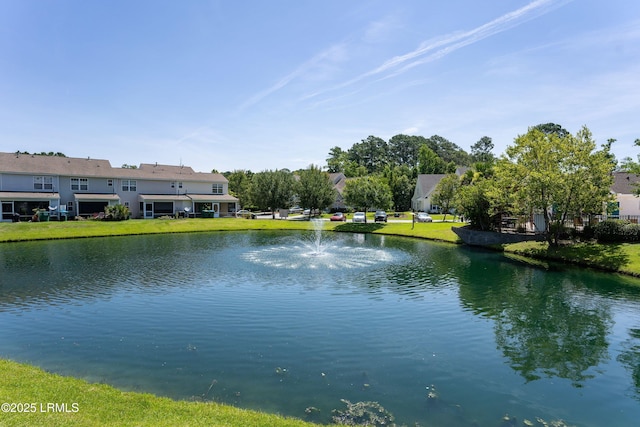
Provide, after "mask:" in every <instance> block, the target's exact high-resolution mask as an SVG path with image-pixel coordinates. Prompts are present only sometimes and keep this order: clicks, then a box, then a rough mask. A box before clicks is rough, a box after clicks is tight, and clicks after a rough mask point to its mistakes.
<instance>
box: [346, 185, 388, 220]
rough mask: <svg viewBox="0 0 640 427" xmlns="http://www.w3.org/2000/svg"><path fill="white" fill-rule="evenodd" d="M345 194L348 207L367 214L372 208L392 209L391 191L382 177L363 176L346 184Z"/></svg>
mask: <svg viewBox="0 0 640 427" xmlns="http://www.w3.org/2000/svg"><path fill="white" fill-rule="evenodd" d="M343 194H344V198H345V201H346V203H347V205H349V206H353V207H354V208H356V209H362V210H364V211H365V212H366V211H367V210H369V209H371V208H377V209H389V207H391V190H390V189H389V185H387V183H386V182H385V181H384V179H382V178H380V177H376V176H363V177H360V178H354V179H351V180H349V181H347V183H346V184H345V187H344V193H343ZM365 218H366V217H365Z"/></svg>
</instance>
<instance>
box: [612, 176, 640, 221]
mask: <svg viewBox="0 0 640 427" xmlns="http://www.w3.org/2000/svg"><path fill="white" fill-rule="evenodd" d="M639 185H640V176H638V175H636V174H634V173H626V172H615V173H614V174H613V185H612V186H611V192H612V193H613V194H614V195H615V198H616V201H615V203H616V205H617V209H616V210H615V211H614V212H613V213H612V214H611V215H610V216H613V217H619V218H621V219H632V220H635V221H638V219H639V218H640V197H638V196H636V195H635V194H634V193H635V191H637V189H638V188H639V187H638V186H639Z"/></svg>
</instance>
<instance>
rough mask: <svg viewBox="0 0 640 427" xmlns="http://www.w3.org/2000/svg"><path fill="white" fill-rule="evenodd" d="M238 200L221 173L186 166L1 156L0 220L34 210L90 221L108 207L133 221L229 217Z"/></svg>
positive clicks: (30, 156) (34, 156) (38, 156)
mask: <svg viewBox="0 0 640 427" xmlns="http://www.w3.org/2000/svg"><path fill="white" fill-rule="evenodd" d="M237 202H238V199H237V198H235V197H233V196H231V195H229V194H228V181H227V179H226V178H225V177H224V176H223V175H221V174H218V173H202V172H195V171H194V170H193V169H192V168H191V167H188V166H169V165H159V164H150V163H143V164H141V165H140V166H139V167H138V168H136V169H130V168H114V167H112V166H111V164H110V163H109V161H108V160H99V159H91V158H86V159H84V158H72V157H57V156H41V155H31V154H19V153H0V203H1V205H2V218H1V219H2V220H4V221H7V220H11V219H12V218H14V216H15V215H16V214H17V215H19V216H20V218H21V219H23V220H24V219H29V218H31V216H32V215H33V212H34V210H35V209H47V210H50V211H51V213H52V215H56V216H59V217H62V216H65V217H66V216H69V217H75V216H83V217H90V216H93V215H95V214H97V213H100V212H103V210H104V208H105V206H107V205H115V204H122V205H125V206H127V207H128V208H129V209H130V211H131V214H132V217H133V218H156V217H159V216H163V215H175V214H176V213H185V212H186V213H188V214H190V215H196V216H199V215H202V213H203V211H204V212H205V215H207V216H209V215H211V216H215V217H218V216H226V215H231V214H233V213H234V212H235V210H236V208H237Z"/></svg>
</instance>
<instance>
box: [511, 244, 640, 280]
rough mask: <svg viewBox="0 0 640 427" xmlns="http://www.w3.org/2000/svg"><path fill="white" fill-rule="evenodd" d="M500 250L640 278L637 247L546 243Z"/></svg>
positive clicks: (638, 250)
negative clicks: (553, 244) (550, 244)
mask: <svg viewBox="0 0 640 427" xmlns="http://www.w3.org/2000/svg"><path fill="white" fill-rule="evenodd" d="M502 250H504V251H505V252H507V253H513V254H517V255H521V256H525V257H529V258H534V259H542V260H551V261H558V262H563V263H569V264H576V265H583V266H587V267H593V268H597V269H600V270H605V271H614V272H617V273H623V274H628V275H632V276H636V277H640V244H629V243H620V244H598V243H576V244H573V245H566V246H559V247H553V246H549V244H548V243H546V242H521V243H512V244H508V245H503V247H502Z"/></svg>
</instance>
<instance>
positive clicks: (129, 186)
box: [122, 179, 137, 191]
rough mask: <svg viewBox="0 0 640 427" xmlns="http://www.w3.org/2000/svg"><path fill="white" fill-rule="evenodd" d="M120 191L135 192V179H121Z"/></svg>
mask: <svg viewBox="0 0 640 427" xmlns="http://www.w3.org/2000/svg"><path fill="white" fill-rule="evenodd" d="M122 191H137V181H136V180H135V179H123V180H122Z"/></svg>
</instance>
